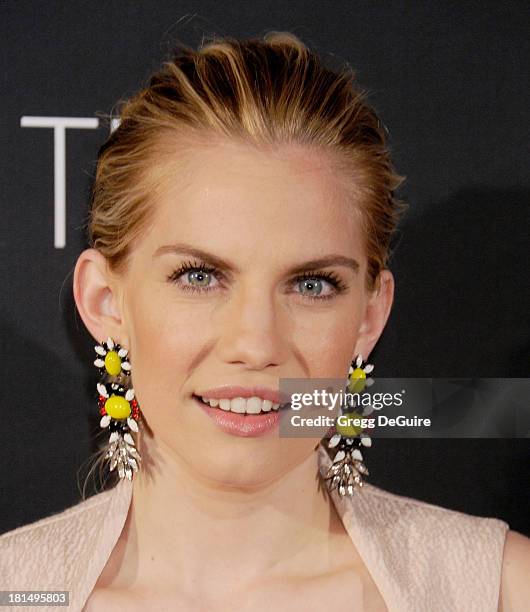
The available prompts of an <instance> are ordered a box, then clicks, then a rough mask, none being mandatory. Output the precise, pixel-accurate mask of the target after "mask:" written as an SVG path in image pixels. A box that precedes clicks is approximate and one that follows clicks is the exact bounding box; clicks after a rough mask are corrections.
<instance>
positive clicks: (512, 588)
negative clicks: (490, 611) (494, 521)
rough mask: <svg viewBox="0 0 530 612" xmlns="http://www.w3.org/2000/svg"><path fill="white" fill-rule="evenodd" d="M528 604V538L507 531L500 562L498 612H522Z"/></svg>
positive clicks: (529, 543)
mask: <svg viewBox="0 0 530 612" xmlns="http://www.w3.org/2000/svg"><path fill="white" fill-rule="evenodd" d="M528 602H530V538H527V537H526V536H524V535H523V534H522V533H519V532H517V531H512V530H510V531H508V532H507V534H506V542H505V545H504V555H503V561H502V578H501V593H500V598H499V612H523V611H524V610H528Z"/></svg>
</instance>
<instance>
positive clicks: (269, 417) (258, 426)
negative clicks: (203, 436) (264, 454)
mask: <svg viewBox="0 0 530 612" xmlns="http://www.w3.org/2000/svg"><path fill="white" fill-rule="evenodd" d="M193 399H194V400H195V401H196V403H198V404H199V406H200V407H201V408H202V410H203V411H204V412H205V413H206V414H207V415H208V416H209V417H210V418H211V419H212V421H213V422H214V423H215V424H216V425H217V426H218V427H219V428H220V429H221V430H222V431H224V432H226V433H229V434H232V435H234V436H243V437H256V436H261V435H264V434H266V433H268V432H270V431H272V430H273V429H275V428H276V427H277V426H278V423H279V421H280V412H279V411H278V410H271V411H270V412H263V413H260V414H246V413H244V414H239V413H237V412H231V411H226V410H221V409H220V408H218V407H217V408H212V407H211V406H209V405H208V404H205V403H204V402H203V401H202V400H201V398H200V397H198V396H196V395H194V396H193Z"/></svg>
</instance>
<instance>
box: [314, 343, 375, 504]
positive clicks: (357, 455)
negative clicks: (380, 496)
mask: <svg viewBox="0 0 530 612" xmlns="http://www.w3.org/2000/svg"><path fill="white" fill-rule="evenodd" d="M373 369H374V366H373V365H372V364H366V365H363V358H362V355H360V354H359V355H358V356H357V358H356V359H354V360H353V361H352V362H351V366H350V369H349V372H348V384H347V388H346V392H347V393H350V394H353V393H356V392H357V393H358V392H360V391H362V390H363V389H364V387H365V386H368V387H369V386H371V385H372V384H373V382H374V381H373V378H367V377H366V375H367V374H369V373H370V372H372V370H373ZM346 397H347V398H348V396H346ZM350 398H351V399H350ZM350 398H348V401H347V402H346V405H342V406H341V410H342V411H343V414H345V415H347V416H348V417H350V418H349V419H348V420H350V419H353V418H361V417H362V415H361V414H359V413H358V412H354V411H353V408H355V407H356V404H355V400H354V399H353V396H352V395H350ZM335 429H336V433H335V434H334V435H333V436H332V437H331V438H330V440H329V443H328V448H336V449H337V452H336V454H335V457H334V458H333V462H332V464H331V467H330V468H329V469H328V471H327V472H326V475H325V477H324V479H325V480H326V481H327V483H328V488H329V490H330V491H332V490H333V489H337V490H338V492H339V495H340V496H341V497H343V496H344V495H349V496H352V495H353V494H354V491H355V489H356V488H357V487H362V486H363V479H362V475H368V474H369V472H368V469H367V467H366V466H365V465H364V463H363V456H362V453H361V451H360V448H361V446H372V439H371V438H370V436H369V435H367V434H365V433H362V428H360V427H355V426H354V425H352V424H347V425H339V423H338V422H337V423H336V424H335Z"/></svg>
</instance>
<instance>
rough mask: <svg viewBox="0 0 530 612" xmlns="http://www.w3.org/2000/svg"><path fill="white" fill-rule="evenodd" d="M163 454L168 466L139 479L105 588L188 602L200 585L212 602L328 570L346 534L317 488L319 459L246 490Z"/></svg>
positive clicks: (159, 466)
mask: <svg viewBox="0 0 530 612" xmlns="http://www.w3.org/2000/svg"><path fill="white" fill-rule="evenodd" d="M149 443H150V444H152V442H149ZM156 454H157V456H158V457H159V458H161V459H163V460H161V461H157V469H156V471H151V472H147V471H140V472H139V473H138V474H136V476H135V480H134V488H133V498H132V503H131V507H130V509H129V514H128V516H127V520H126V523H125V526H124V529H123V531H122V534H121V536H120V539H119V541H118V544H117V546H116V547H115V549H114V551H113V554H112V555H111V559H109V563H107V566H106V567H105V570H104V572H103V574H102V575H101V577H100V580H99V581H98V586H99V587H105V586H111V587H112V588H127V589H129V590H130V589H138V590H139V591H142V592H157V593H161V592H162V591H171V590H175V591H179V592H182V593H187V594H190V593H193V592H196V591H197V588H198V587H200V589H201V591H203V595H204V596H205V597H206V598H208V597H209V596H210V597H211V598H213V599H215V597H216V596H217V597H222V594H223V593H229V592H230V591H233V590H234V589H240V588H243V589H244V588H246V587H247V586H249V587H250V586H251V585H252V584H254V583H256V582H258V581H260V580H262V579H264V578H271V579H274V578H275V577H280V576H282V577H286V576H292V577H293V578H294V577H296V578H304V577H309V576H310V575H311V574H312V573H314V574H318V573H326V572H328V571H331V569H332V567H333V564H334V563H336V558H334V553H333V550H332V549H333V548H334V547H336V544H337V542H338V541H339V540H341V541H342V539H343V538H342V536H343V535H344V528H343V526H342V523H341V521H340V518H339V517H338V516H337V514H336V511H335V509H334V507H333V504H332V503H331V501H330V500H329V498H328V496H327V495H326V494H325V493H324V492H323V491H322V490H319V487H318V476H317V473H318V456H317V452H313V453H312V454H311V455H310V456H309V457H308V458H307V459H306V460H305V461H303V462H302V463H301V464H299V465H298V466H296V467H295V468H294V469H292V470H290V471H289V472H288V473H286V474H284V475H283V476H282V477H281V478H278V479H277V480H275V481H274V482H270V483H268V484H266V485H263V486H261V487H259V488H256V489H245V490H242V489H234V488H231V489H230V488H225V487H223V486H221V485H219V484H217V483H212V482H208V481H206V480H204V479H203V478H200V477H198V476H197V475H196V474H194V473H192V472H191V470H190V468H189V466H187V465H186V464H185V463H184V462H183V461H182V460H180V459H179V458H178V457H175V455H174V453H172V452H171V451H170V450H169V449H168V448H167V447H166V448H164V447H163V446H162V445H158V447H157V449H156ZM205 577H207V578H208V579H207V580H205ZM206 588H207V589H208V591H211V592H210V594H209V595H208V594H207V593H204V589H206Z"/></svg>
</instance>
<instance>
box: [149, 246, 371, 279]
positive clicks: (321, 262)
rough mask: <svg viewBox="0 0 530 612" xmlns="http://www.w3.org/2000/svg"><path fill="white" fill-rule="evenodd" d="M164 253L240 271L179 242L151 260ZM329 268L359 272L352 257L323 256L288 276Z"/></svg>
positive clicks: (159, 251) (219, 258)
mask: <svg viewBox="0 0 530 612" xmlns="http://www.w3.org/2000/svg"><path fill="white" fill-rule="evenodd" d="M166 253H173V254H176V255H189V256H191V257H196V258H197V259H201V260H203V261H204V262H206V263H208V264H210V265H212V266H215V267H216V268H218V269H220V270H226V271H228V272H235V273H239V272H240V269H239V268H238V267H237V266H236V265H235V264H233V263H232V262H230V261H227V260H225V259H222V258H221V257H218V256H217V255H214V254H213V253H208V252H207V251H204V250H203V249H198V248H197V247H194V246H191V245H190V244H185V243H183V242H179V243H177V244H166V245H164V246H161V247H159V248H158V249H157V250H156V251H155V252H154V253H153V259H155V258H156V257H160V256H161V255H165V254H166ZM329 266H343V267H346V268H350V269H351V270H353V272H355V273H356V272H358V271H359V267H360V265H359V262H358V261H357V260H356V259H354V258H353V257H346V256H345V255H325V256H324V257H319V258H318V259H311V260H310V261H306V262H304V263H302V264H297V265H295V266H294V267H292V268H291V269H290V270H289V271H288V274H302V273H304V272H310V271H311V270H313V269H315V268H327V267H329Z"/></svg>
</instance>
